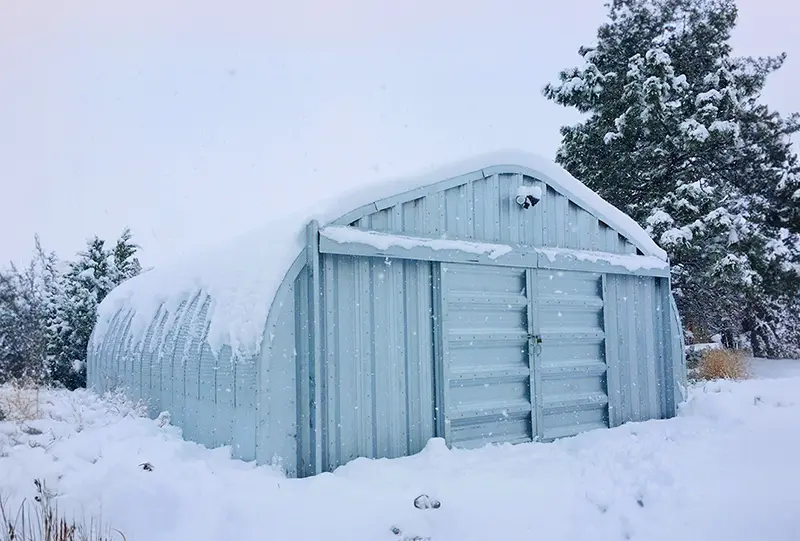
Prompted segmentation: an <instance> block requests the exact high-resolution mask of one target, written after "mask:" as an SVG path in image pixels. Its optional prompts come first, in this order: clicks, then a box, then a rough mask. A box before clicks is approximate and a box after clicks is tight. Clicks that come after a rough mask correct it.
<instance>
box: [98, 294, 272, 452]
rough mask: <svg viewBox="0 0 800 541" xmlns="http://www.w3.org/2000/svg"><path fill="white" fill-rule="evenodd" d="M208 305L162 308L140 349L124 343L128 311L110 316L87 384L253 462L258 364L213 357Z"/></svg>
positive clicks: (198, 301)
mask: <svg viewBox="0 0 800 541" xmlns="http://www.w3.org/2000/svg"><path fill="white" fill-rule="evenodd" d="M209 303H210V299H209V298H208V296H205V295H196V296H194V297H192V298H190V299H188V300H185V301H184V302H181V303H180V304H179V305H178V307H177V308H176V309H174V310H172V311H170V310H168V309H167V308H166V307H165V306H163V305H162V306H161V308H160V309H159V310H158V312H157V315H156V317H155V318H154V320H153V321H152V322H151V323H150V324H149V326H148V328H147V331H146V334H145V339H144V341H143V342H142V343H141V344H132V343H131V341H130V340H129V333H130V326H131V323H132V319H133V311H132V310H125V309H123V310H120V312H119V313H118V314H117V315H115V316H114V318H113V322H112V325H111V328H110V329H109V333H108V335H107V336H106V339H105V341H104V342H103V343H102V345H101V346H100V348H98V349H97V350H90V351H89V352H88V354H89V356H88V362H89V370H88V376H89V381H88V384H89V386H91V387H94V388H95V389H96V390H98V391H99V392H105V391H113V390H117V389H121V390H124V391H125V392H126V393H127V394H128V395H129V396H130V397H131V398H134V399H143V400H144V401H145V403H146V405H147V408H148V411H149V413H150V414H151V415H153V416H155V415H157V414H158V413H160V412H162V411H168V412H169V414H170V420H171V422H172V423H173V424H175V425H176V426H180V427H181V428H182V429H183V434H184V437H186V438H187V439H189V440H192V441H196V442H198V443H201V444H204V445H208V446H209V447H218V446H222V445H230V446H232V453H233V456H235V457H237V458H243V459H246V460H252V459H255V458H256V425H257V421H256V419H257V415H258V409H257V407H256V403H257V394H258V393H257V388H258V376H257V375H258V371H259V363H258V359H240V360H237V361H236V362H233V361H232V359H231V353H232V352H231V348H230V347H228V346H225V347H223V349H222V351H221V352H220V354H219V355H214V354H213V353H212V352H211V349H210V347H209V345H208V342H207V341H206V339H205V338H206V333H207V330H208V323H209V322H208V320H207V317H206V316H207V312H208V306H209Z"/></svg>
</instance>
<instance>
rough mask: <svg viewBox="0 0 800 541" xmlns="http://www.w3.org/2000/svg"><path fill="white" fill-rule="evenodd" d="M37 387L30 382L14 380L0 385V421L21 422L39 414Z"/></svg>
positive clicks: (36, 417) (35, 417) (30, 419)
mask: <svg viewBox="0 0 800 541" xmlns="http://www.w3.org/2000/svg"><path fill="white" fill-rule="evenodd" d="M39 404H40V399H39V387H38V386H36V385H35V384H33V383H32V382H24V381H14V382H12V383H9V384H6V385H3V386H0V412H2V413H0V421H11V422H17V423H21V422H23V421H32V420H34V419H38V418H39V416H40V408H39Z"/></svg>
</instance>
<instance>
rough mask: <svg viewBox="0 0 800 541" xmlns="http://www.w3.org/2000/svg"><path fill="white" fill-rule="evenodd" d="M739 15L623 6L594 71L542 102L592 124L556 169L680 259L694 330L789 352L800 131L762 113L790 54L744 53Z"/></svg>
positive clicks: (702, 6)
mask: <svg viewBox="0 0 800 541" xmlns="http://www.w3.org/2000/svg"><path fill="white" fill-rule="evenodd" d="M736 18H737V10H736V6H735V4H734V2H733V0H614V1H613V3H612V4H611V5H610V6H609V20H608V21H607V22H606V23H605V24H603V25H602V26H601V27H600V28H599V30H598V34H597V43H596V44H595V45H594V46H592V47H582V48H581V49H580V50H579V54H580V55H581V56H582V57H583V61H584V65H583V66H582V67H580V68H573V69H570V70H565V71H563V72H562V73H561V74H560V77H559V79H560V81H559V82H558V83H557V84H550V85H547V86H546V87H545V89H544V95H545V96H546V97H547V98H549V99H551V100H554V101H555V102H557V103H560V104H562V105H565V106H571V107H575V108H576V109H578V110H579V111H581V112H583V113H588V118H587V119H586V120H585V121H583V122H581V123H579V124H577V125H574V126H566V127H563V128H562V135H563V141H562V145H561V148H560V149H559V151H558V155H557V160H558V161H559V162H560V163H561V164H562V165H563V166H564V167H565V168H566V169H568V170H569V171H570V172H571V173H572V174H573V175H575V176H576V177H577V178H579V179H581V180H582V181H583V182H585V183H586V184H587V185H588V186H589V187H591V188H593V189H594V190H596V191H597V192H598V193H600V195H601V196H603V197H604V198H605V199H607V200H608V201H609V202H611V203H612V204H614V205H616V206H617V207H619V208H621V209H623V210H624V211H626V212H627V213H628V214H630V215H631V216H632V217H633V218H634V219H635V220H637V221H638V222H639V223H640V224H642V225H643V226H644V227H645V228H646V229H647V230H648V232H649V233H650V234H651V235H652V236H653V237H654V239H655V240H656V241H657V242H658V243H659V244H660V245H661V246H662V247H663V248H664V249H666V250H667V251H668V253H669V255H670V259H671V262H672V272H673V275H672V279H673V288H674V291H675V294H676V300H677V302H678V305H679V309H680V311H681V314H682V316H683V320H684V323H685V325H686V326H687V327H688V329H689V330H690V331H691V332H695V333H700V334H704V335H711V334H717V333H720V334H722V335H723V337H724V338H725V340H726V342H727V343H728V344H729V345H730V344H732V343H733V342H734V341H735V339H736V338H737V337H739V336H740V335H741V334H742V333H746V334H745V336H746V337H747V341H748V342H749V344H750V346H751V347H752V348H753V351H754V353H755V354H756V355H770V356H782V355H791V354H795V353H797V352H798V350H800V342H797V341H796V335H794V334H793V333H792V332H790V331H789V330H788V329H796V328H798V327H800V315H798V314H797V313H796V311H794V310H793V307H796V306H797V296H798V291H800V280H798V277H799V276H800V210H799V206H798V204H799V203H800V167H799V166H798V160H797V156H796V155H795V154H794V153H793V152H792V150H791V141H790V137H791V135H792V134H793V133H795V132H797V131H798V130H800V122H798V117H797V116H796V115H792V116H790V117H788V118H782V117H781V116H780V115H779V114H777V113H776V112H774V111H771V110H770V109H769V108H768V107H767V106H766V105H764V104H762V103H760V102H759V97H760V92H761V90H762V89H763V87H764V84H765V82H766V78H767V76H768V75H769V74H770V73H772V72H773V71H775V70H777V69H779V68H780V67H781V65H782V64H783V61H784V58H785V57H784V55H781V56H777V57H769V58H758V59H754V58H740V57H734V56H732V54H731V46H730V45H729V43H728V42H729V38H730V34H731V31H732V29H733V28H734V25H735V23H736ZM793 336H795V337H794V338H793ZM793 341H794V342H793Z"/></svg>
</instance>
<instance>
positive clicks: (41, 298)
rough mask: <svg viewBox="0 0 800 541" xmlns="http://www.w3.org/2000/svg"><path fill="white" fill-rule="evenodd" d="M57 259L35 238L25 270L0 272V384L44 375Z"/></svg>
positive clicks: (42, 379) (17, 269) (11, 268)
mask: <svg viewBox="0 0 800 541" xmlns="http://www.w3.org/2000/svg"><path fill="white" fill-rule="evenodd" d="M57 265H58V260H57V259H56V256H55V254H54V253H52V252H51V253H45V251H44V250H43V249H42V245H41V243H40V241H39V238H38V237H37V238H36V252H35V255H34V258H33V259H32V260H31V262H30V263H29V265H28V266H27V267H25V268H24V269H19V268H17V267H16V266H15V265H13V264H12V265H11V267H10V268H9V269H8V270H6V271H3V272H0V383H1V382H4V381H8V380H12V379H32V380H34V381H37V382H42V381H44V380H45V379H46V378H47V370H46V368H47V363H46V345H47V329H46V325H47V318H48V313H49V311H50V309H51V303H50V299H51V298H52V296H53V294H54V293H53V292H54V291H55V289H56V287H57V281H58V268H57Z"/></svg>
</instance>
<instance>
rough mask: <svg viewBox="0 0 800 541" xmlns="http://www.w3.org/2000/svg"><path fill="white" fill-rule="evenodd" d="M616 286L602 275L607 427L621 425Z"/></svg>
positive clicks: (614, 282)
mask: <svg viewBox="0 0 800 541" xmlns="http://www.w3.org/2000/svg"><path fill="white" fill-rule="evenodd" d="M616 296H617V285H616V281H615V280H614V279H613V278H611V277H609V276H608V275H603V327H604V330H605V340H604V341H603V342H604V346H605V354H606V392H607V393H608V425H609V426H610V427H614V426H619V425H620V424H621V423H622V415H621V407H622V404H623V402H624V399H623V396H622V390H621V388H620V357H619V349H618V346H619V344H618V342H617V336H618V333H619V330H618V329H617V302H616Z"/></svg>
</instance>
